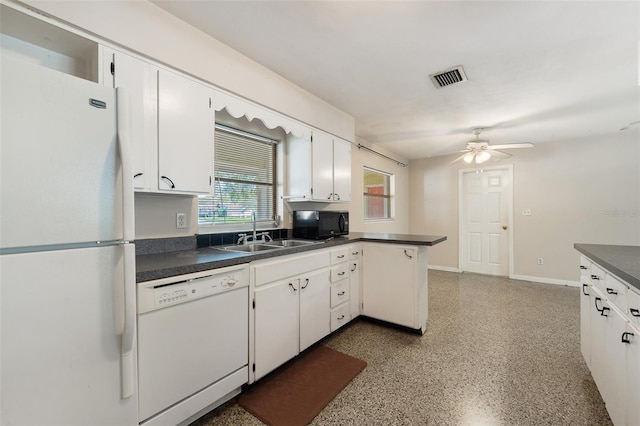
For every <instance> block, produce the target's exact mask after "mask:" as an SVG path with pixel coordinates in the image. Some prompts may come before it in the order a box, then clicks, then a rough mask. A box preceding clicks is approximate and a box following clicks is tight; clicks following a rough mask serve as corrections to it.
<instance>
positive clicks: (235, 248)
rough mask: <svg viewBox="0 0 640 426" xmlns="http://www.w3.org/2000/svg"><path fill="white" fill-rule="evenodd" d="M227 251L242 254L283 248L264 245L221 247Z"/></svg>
mask: <svg viewBox="0 0 640 426" xmlns="http://www.w3.org/2000/svg"><path fill="white" fill-rule="evenodd" d="M223 248H224V249H225V250H227V251H237V252H242V253H256V252H261V251H269V250H281V249H283V248H284V246H277V245H266V244H247V245H235V246H227V247H223Z"/></svg>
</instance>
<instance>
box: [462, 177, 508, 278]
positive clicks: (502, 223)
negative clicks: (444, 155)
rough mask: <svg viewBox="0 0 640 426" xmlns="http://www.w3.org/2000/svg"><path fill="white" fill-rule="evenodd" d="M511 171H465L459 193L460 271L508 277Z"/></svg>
mask: <svg viewBox="0 0 640 426" xmlns="http://www.w3.org/2000/svg"><path fill="white" fill-rule="evenodd" d="M511 176H512V169H511V168H501V169H489V170H472V171H464V172H462V175H461V188H460V189H461V190H460V239H461V241H460V251H461V253H460V259H461V268H460V269H461V270H462V271H468V272H476V273H480V274H490V275H503V276H508V275H509V254H510V251H511V249H510V241H511V239H510V235H509V233H510V232H511V229H510V228H511V215H512V213H511V210H512V207H511V200H512V196H511V194H512V187H511V182H512V178H511Z"/></svg>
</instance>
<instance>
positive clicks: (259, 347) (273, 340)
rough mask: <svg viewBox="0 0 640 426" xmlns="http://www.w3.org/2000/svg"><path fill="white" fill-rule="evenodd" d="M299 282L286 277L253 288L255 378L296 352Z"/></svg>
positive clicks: (282, 362)
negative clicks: (282, 279) (254, 304)
mask: <svg viewBox="0 0 640 426" xmlns="http://www.w3.org/2000/svg"><path fill="white" fill-rule="evenodd" d="M299 285H300V280H298V279H296V280H285V281H280V282H277V283H274V284H267V285H265V286H263V287H258V288H256V290H255V303H256V308H255V317H254V321H255V379H256V380H257V379H259V378H260V377H262V376H264V375H265V374H267V373H269V372H270V371H271V370H273V369H275V368H276V367H278V366H279V365H281V364H284V363H285V362H287V361H288V360H290V359H291V358H293V357H294V356H296V355H297V354H298V336H299V330H300V328H299V326H298V324H299V314H298V291H299V290H298V289H299ZM328 303H329V302H328V301H327V305H328Z"/></svg>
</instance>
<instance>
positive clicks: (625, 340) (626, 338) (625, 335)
mask: <svg viewBox="0 0 640 426" xmlns="http://www.w3.org/2000/svg"><path fill="white" fill-rule="evenodd" d="M633 336H634V334H633V333H629V332H628V331H625V332H624V333H622V339H621V340H622V343H629V344H630V343H631V340H629V337H633Z"/></svg>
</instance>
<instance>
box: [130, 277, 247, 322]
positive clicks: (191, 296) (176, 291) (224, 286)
mask: <svg viewBox="0 0 640 426" xmlns="http://www.w3.org/2000/svg"><path fill="white" fill-rule="evenodd" d="M248 285H249V266H248V265H243V266H230V267H226V268H219V269H214V270H211V271H203V272H197V273H193V274H187V275H180V276H178V277H171V278H163V279H160V280H154V281H147V282H143V283H139V284H138V314H142V313H145V312H150V311H155V310H157V309H162V308H165V307H168V306H173V305H176V304H178V303H186V302H189V301H191V300H196V299H200V298H203V297H208V296H213V295H215V294H219V293H223V292H226V291H231V290H234V289H236V288H241V287H247V286H248ZM247 303H248V302H247Z"/></svg>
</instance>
